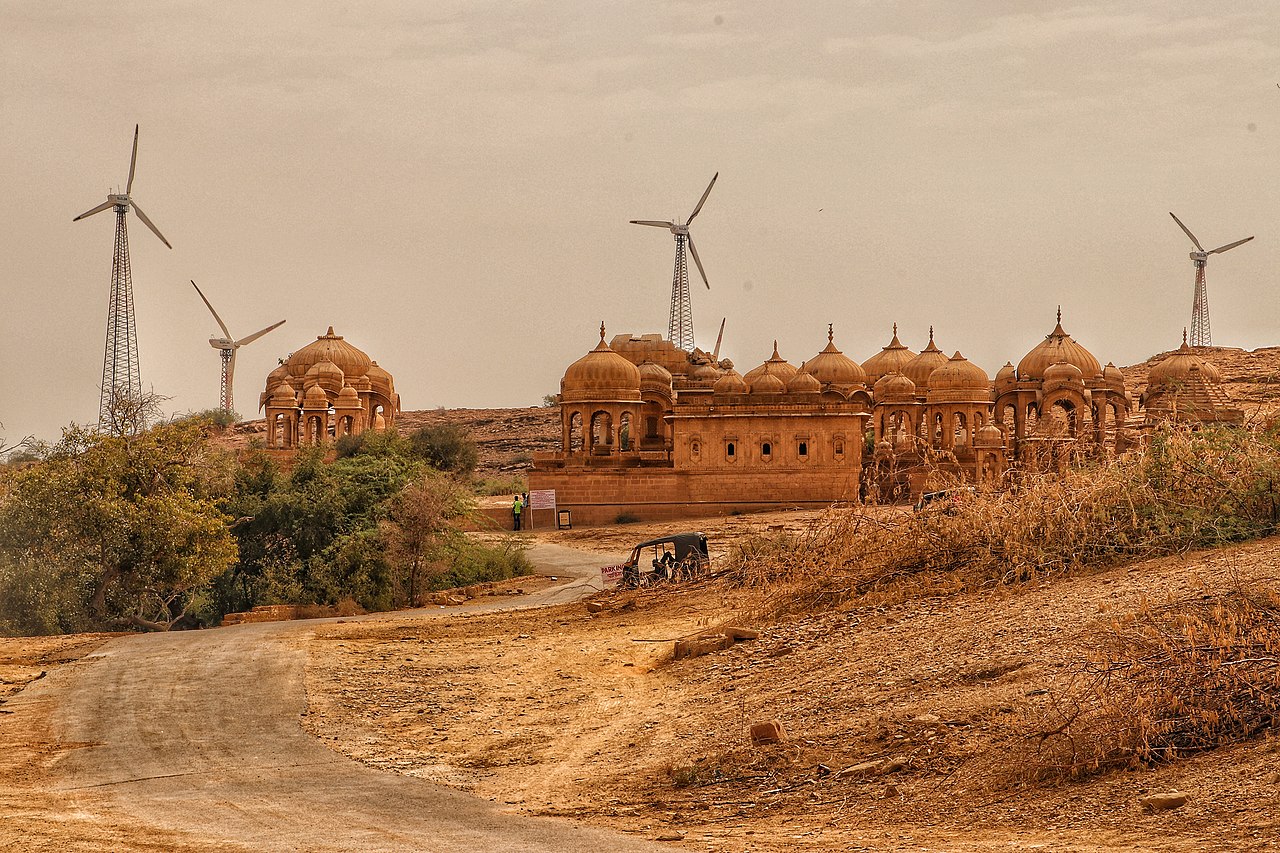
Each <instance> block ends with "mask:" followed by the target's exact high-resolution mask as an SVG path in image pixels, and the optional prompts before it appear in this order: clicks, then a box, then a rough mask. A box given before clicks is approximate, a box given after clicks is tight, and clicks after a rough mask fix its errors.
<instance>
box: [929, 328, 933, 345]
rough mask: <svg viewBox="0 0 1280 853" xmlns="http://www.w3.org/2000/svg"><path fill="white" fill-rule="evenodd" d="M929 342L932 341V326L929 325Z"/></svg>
mask: <svg viewBox="0 0 1280 853" xmlns="http://www.w3.org/2000/svg"><path fill="white" fill-rule="evenodd" d="M929 343H933V326H930V327H929Z"/></svg>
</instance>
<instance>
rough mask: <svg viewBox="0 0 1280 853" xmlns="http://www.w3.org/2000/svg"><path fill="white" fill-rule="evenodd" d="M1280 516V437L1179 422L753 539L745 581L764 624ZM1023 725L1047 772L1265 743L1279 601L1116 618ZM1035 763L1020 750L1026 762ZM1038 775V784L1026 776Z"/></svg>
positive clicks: (1224, 531)
mask: <svg viewBox="0 0 1280 853" xmlns="http://www.w3.org/2000/svg"><path fill="white" fill-rule="evenodd" d="M1278 523H1280V434H1278V433H1277V431H1276V430H1274V429H1272V430H1256V431H1250V430H1233V429H1204V430H1199V431H1192V430H1188V429H1171V430H1168V431H1164V432H1160V433H1157V434H1156V435H1154V436H1153V437H1152V440H1151V442H1150V444H1149V445H1148V446H1147V448H1146V449H1145V451H1143V452H1141V453H1136V452H1135V453H1130V454H1126V455H1125V456H1123V457H1121V458H1119V459H1110V460H1106V461H1100V462H1097V463H1095V464H1092V465H1086V466H1081V467H1075V468H1070V469H1067V470H1065V471H1061V472H1056V473H1050V474H1044V473H1041V474H1023V475H1022V476H1020V477H1019V478H1017V479H1016V480H1015V482H1014V486H1013V488H1010V489H1008V490H1006V491H1001V492H988V493H983V492H978V493H975V494H972V495H969V494H966V495H965V499H963V500H960V501H947V502H942V503H941V505H939V504H933V505H930V506H929V507H928V508H926V509H924V510H922V511H919V512H907V511H903V510H901V509H897V510H893V511H888V510H884V509H881V510H877V509H875V508H869V509H865V510H852V511H833V512H832V513H831V514H830V515H829V517H828V518H826V519H824V521H823V522H821V523H820V524H817V525H815V526H814V527H813V528H811V529H810V530H808V531H807V532H806V533H804V534H803V535H800V536H793V537H789V538H786V539H784V540H778V539H774V540H767V539H758V540H753V541H750V542H747V543H744V544H743V545H742V546H741V547H740V548H739V549H738V550H737V551H736V552H735V553H734V554H733V555H731V557H730V559H729V561H728V567H727V572H726V574H727V576H728V577H729V578H730V580H731V581H732V582H735V583H737V584H740V585H743V586H751V587H757V588H759V590H760V592H761V600H762V601H763V604H762V606H761V607H760V612H759V613H758V614H757V615H759V616H762V617H772V618H780V617H785V616H787V615H789V614H796V613H803V612H812V611H814V610H821V609H826V608H831V607H836V606H841V605H845V606H851V605H859V604H883V603H886V602H901V601H906V600H909V599H912V598H916V597H920V596H937V595H946V594H953V593H959V592H971V591H977V590H981V589H987V588H993V587H1005V588H1008V589H1009V590H1010V591H1016V589H1017V587H1018V585H1019V584H1022V583H1025V582H1027V581H1031V580H1039V579H1048V578H1052V577H1055V576H1063V575H1067V574H1070V573H1073V572H1081V571H1086V570H1090V569H1097V568H1100V567H1105V566H1108V565H1112V564H1115V563H1119V562H1127V561H1134V560H1141V559H1146V558H1151V557H1157V556H1164V555H1169V554H1175V553H1181V552H1185V551H1188V550H1192V549H1198V548H1211V547H1216V546H1221V545H1225V544H1228V543H1233V542H1240V541H1244V540H1247V539H1252V538H1258V537H1263V536H1268V535H1271V534H1273V533H1275V532H1276V530H1277V524H1278ZM1095 639H1096V642H1095V643H1094V645H1093V647H1092V648H1091V649H1089V650H1087V651H1086V652H1085V653H1083V654H1082V656H1081V659H1080V660H1079V661H1078V662H1077V665H1075V666H1074V668H1073V670H1072V673H1071V677H1070V678H1068V679H1067V680H1066V684H1065V686H1062V687H1061V688H1060V689H1058V690H1055V691H1053V692H1051V693H1050V694H1049V695H1048V696H1047V698H1046V700H1045V702H1044V703H1043V704H1042V705H1041V706H1040V707H1038V708H1036V709H1034V710H1033V712H1031V713H1030V714H1029V715H1028V716H1027V717H1026V719H1024V723H1025V725H1024V732H1023V733H1022V738H1021V740H1022V749H1021V752H1022V755H1023V757H1025V758H1026V763H1025V765H1024V766H1026V767H1028V768H1030V770H1029V771H1028V773H1029V776H1030V777H1031V778H1032V779H1033V780H1035V781H1043V780H1045V779H1053V778H1063V777H1075V776H1079V775H1082V774H1088V773H1093V772H1102V771H1106V770H1108V769H1113V768H1116V767H1120V766H1127V765H1130V764H1132V763H1134V762H1142V761H1146V762H1150V761H1159V760H1165V759H1171V758H1176V757H1178V756H1181V755H1184V754H1187V753H1189V752H1193V751H1198V750H1204V749H1209V748H1213V747H1215V746H1218V745H1221V744H1224V743H1231V742H1237V741H1240V740H1244V739H1247V738H1251V737H1254V736H1256V735H1258V734H1259V733H1260V732H1263V731H1266V730H1269V729H1271V727H1273V726H1274V725H1275V719H1276V713H1277V709H1278V708H1280V668H1278V666H1277V664H1278V661H1280V657H1278V655H1280V595H1278V594H1277V592H1276V591H1275V590H1274V589H1270V588H1262V589H1257V588H1254V589H1245V588H1234V589H1224V590H1212V591H1210V592H1209V594H1208V595H1206V596H1205V597H1204V598H1203V599H1202V600H1199V601H1184V602H1178V603H1175V604H1171V605H1168V606H1165V607H1161V608H1157V609H1150V608H1149V609H1145V610H1143V611H1142V612H1139V613H1134V614H1129V615H1128V616H1126V617H1124V618H1123V619H1120V620H1117V621H1116V622H1115V623H1113V625H1112V626H1111V628H1110V630H1109V632H1108V633H1107V634H1106V636H1099V637H1097V638H1095ZM1019 763H1021V760H1020V762H1019ZM1024 778H1025V777H1024Z"/></svg>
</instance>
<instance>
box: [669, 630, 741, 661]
mask: <svg viewBox="0 0 1280 853" xmlns="http://www.w3.org/2000/svg"><path fill="white" fill-rule="evenodd" d="M732 647H733V638H732V637H729V636H726V635H725V634H700V635H698V636H696V637H687V638H685V639H683V640H676V650H675V659H676V660H680V659H681V658H696V657H701V656H702V655H709V654H712V653H714V652H719V651H724V650H725V649H728V648H732Z"/></svg>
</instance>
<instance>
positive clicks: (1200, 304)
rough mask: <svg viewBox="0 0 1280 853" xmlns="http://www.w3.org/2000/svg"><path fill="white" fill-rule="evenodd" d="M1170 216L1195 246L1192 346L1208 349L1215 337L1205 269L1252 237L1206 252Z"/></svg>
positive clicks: (1180, 222)
mask: <svg viewBox="0 0 1280 853" xmlns="http://www.w3.org/2000/svg"><path fill="white" fill-rule="evenodd" d="M1169 215H1170V216H1173V221H1174V222H1176V223H1178V227H1179V228H1181V229H1182V230H1183V231H1184V232H1185V233H1186V235H1187V236H1188V237H1190V238H1191V242H1192V243H1193V244H1195V247H1196V250H1195V251H1194V252H1192V253H1191V263H1192V264H1193V265H1194V266H1195V268H1196V291H1195V296H1194V297H1193V298H1192V301H1191V346H1193V347H1208V346H1213V335H1212V334H1211V333H1210V331H1209V294H1208V291H1206V289H1205V283H1204V268H1205V267H1206V266H1207V265H1208V263H1209V256H1210V255H1218V254H1221V253H1223V252H1225V251H1227V250H1228V249H1234V248H1235V247H1236V246H1239V245H1240V244H1242V243H1248V242H1249V241H1250V240H1252V239H1253V238H1252V237H1245V238H1244V239H1243V240H1237V241H1235V242H1234V243H1228V244H1227V245H1225V246H1219V247H1218V248H1216V249H1210V250H1209V251H1207V252H1206V251H1205V250H1204V246H1201V245H1200V241H1199V240H1197V239H1196V235H1194V234H1192V233H1191V229H1190V228H1188V227H1187V226H1185V225H1183V224H1182V220H1181V219H1179V218H1178V217H1177V216H1174V213H1173V211H1172V210H1171V211H1169Z"/></svg>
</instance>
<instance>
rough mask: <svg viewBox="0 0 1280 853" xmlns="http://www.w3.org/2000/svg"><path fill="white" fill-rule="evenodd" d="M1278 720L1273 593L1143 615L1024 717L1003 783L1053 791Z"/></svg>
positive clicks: (1279, 627) (1278, 651) (1236, 595)
mask: <svg viewBox="0 0 1280 853" xmlns="http://www.w3.org/2000/svg"><path fill="white" fill-rule="evenodd" d="M1278 713H1280V594H1278V593H1277V592H1276V590H1275V589H1253V590H1245V589H1234V590H1230V591H1228V592H1225V593H1221V594H1216V595H1205V596H1203V597H1202V598H1200V599H1198V600H1193V601H1183V602H1177V603H1173V604H1168V605H1164V606H1160V607H1147V608H1144V609H1143V610H1142V611H1140V612H1139V613H1137V614H1135V615H1133V616H1130V617H1128V618H1126V619H1123V620H1118V621H1116V622H1114V623H1113V624H1112V626H1111V629H1110V631H1109V632H1108V633H1106V634H1105V635H1103V636H1102V637H1100V638H1099V641H1098V644H1097V646H1096V647H1095V648H1093V649H1091V650H1088V652H1087V653H1086V654H1084V655H1082V657H1081V658H1080V659H1079V660H1078V662H1077V663H1076V664H1075V665H1074V666H1073V667H1071V668H1070V670H1069V671H1068V673H1067V675H1066V677H1065V679H1064V681H1063V684H1062V686H1061V687H1060V688H1059V689H1056V690H1052V691H1049V692H1048V693H1047V694H1046V695H1045V696H1044V697H1043V700H1042V701H1041V702H1040V703H1039V704H1037V705H1034V706H1031V707H1028V708H1026V709H1023V711H1022V715H1021V716H1022V719H1023V726H1022V727H1023V729H1024V730H1023V732H1022V734H1021V737H1019V738H1018V739H1017V741H1016V742H1015V743H1014V744H1013V748H1012V749H1011V751H1010V753H1009V758H1010V761H1011V763H1010V764H1009V765H1008V767H1007V768H1006V772H1005V773H1004V774H1002V775H1004V776H1006V777H1010V778H1020V779H1022V780H1024V781H1033V782H1034V781H1053V780H1058V779H1065V778H1079V777H1082V776H1087V775H1091V774H1096V773H1100V772H1105V771H1108V770H1115V769H1122V768H1129V767H1134V766H1137V765H1142V764H1147V765H1150V764H1154V763H1158V762H1164V761H1171V760H1174V759H1178V758H1182V757H1185V756H1188V755H1191V754H1194V753H1198V752H1204V751H1206V750H1211V749H1216V748H1218V747H1222V746H1228V745H1230V744H1234V743H1241V742H1244V741H1247V740H1250V739H1252V738H1254V737H1257V736H1258V735H1260V734H1262V733H1264V732H1266V731H1268V730H1271V729H1273V728H1274V727H1275V725H1276V720H1277V714H1278Z"/></svg>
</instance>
